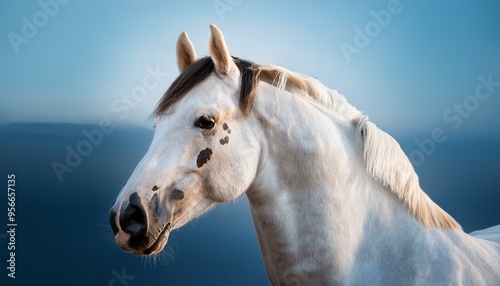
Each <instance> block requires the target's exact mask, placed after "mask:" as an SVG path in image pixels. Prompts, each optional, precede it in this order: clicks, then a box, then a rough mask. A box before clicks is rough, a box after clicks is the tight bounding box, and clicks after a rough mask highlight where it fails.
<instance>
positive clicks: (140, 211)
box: [109, 192, 172, 255]
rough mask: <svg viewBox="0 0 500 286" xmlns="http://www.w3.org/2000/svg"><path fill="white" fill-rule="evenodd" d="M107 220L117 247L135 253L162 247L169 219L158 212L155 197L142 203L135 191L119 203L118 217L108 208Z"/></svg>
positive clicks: (143, 252) (168, 228) (158, 250)
mask: <svg viewBox="0 0 500 286" xmlns="http://www.w3.org/2000/svg"><path fill="white" fill-rule="evenodd" d="M168 217H169V218H170V217H171V216H168ZM109 223H110V225H111V228H112V229H113V234H114V235H115V239H116V242H117V244H118V245H119V246H120V248H122V249H123V250H126V251H131V252H133V253H134V254H136V255H150V254H155V253H158V252H160V251H161V250H163V247H165V245H166V244H167V241H168V235H169V233H170V230H171V225H172V224H171V222H170V219H169V220H168V221H167V220H165V215H159V212H158V199H157V197H156V196H154V197H153V199H152V200H151V202H149V203H148V204H144V202H142V201H141V198H140V197H139V195H138V194H137V193H136V192H135V193H132V194H131V195H130V196H129V199H128V204H127V205H126V206H124V205H122V206H121V210H120V211H119V216H118V214H117V212H116V211H115V210H114V208H112V209H111V210H110V211H109Z"/></svg>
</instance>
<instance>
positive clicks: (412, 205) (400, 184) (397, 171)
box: [257, 65, 460, 228]
mask: <svg viewBox="0 0 500 286" xmlns="http://www.w3.org/2000/svg"><path fill="white" fill-rule="evenodd" d="M257 66H258V70H259V77H260V80H262V81H264V82H267V83H269V84H272V85H274V86H276V87H277V88H279V89H281V90H287V91H290V92H291V93H294V94H297V95H301V96H308V97H310V98H312V99H314V100H315V101H317V102H318V103H320V104H322V105H323V106H325V107H327V108H329V109H331V110H332V111H334V112H335V113H336V114H338V115H340V116H343V117H345V118H349V119H350V120H351V121H352V123H353V124H355V125H356V127H357V128H356V141H357V142H358V144H360V145H361V146H362V149H363V157H364V160H365V163H366V169H367V171H368V173H369V174H371V175H372V176H373V178H374V179H375V180H376V181H378V182H379V183H380V184H382V185H383V186H384V187H386V188H387V189H389V190H390V191H392V192H393V193H395V194H396V195H397V196H398V198H399V199H400V200H401V202H402V203H403V204H404V206H405V207H406V209H407V210H408V212H409V213H410V214H411V215H413V216H414V217H415V218H416V219H417V220H418V221H419V222H421V223H422V224H424V225H425V226H428V227H441V228H460V225H459V224H458V223H457V222H456V221H455V220H454V219H453V218H452V217H451V216H450V215H449V214H448V213H446V212H445V211H444V210H443V209H441V208H440V207H439V206H438V205H436V203H434V202H433V201H432V200H431V199H430V198H429V197H428V196H427V194H425V193H424V191H423V190H422V189H421V188H420V185H419V181H418V176H417V174H416V173H415V170H414V169H413V166H412V165H411V163H410V161H409V160H408V157H407V156H406V155H405V153H404V152H403V150H402V149H401V147H400V146H399V144H398V143H397V142H396V140H394V138H393V137H392V136H390V135H389V134H387V133H386V132H384V131H382V130H380V129H379V128H378V127H377V126H376V125H375V124H373V123H372V122H370V121H368V117H367V116H365V115H363V114H362V113H361V112H360V111H359V110H357V109H356V108H354V107H353V106H352V105H350V104H349V103H348V102H347V100H346V98H345V97H344V96H343V95H342V94H340V93H338V92H337V91H336V90H331V89H329V88H327V87H326V86H324V85H323V84H322V83H321V82H320V81H318V80H316V79H314V78H312V77H309V76H306V75H302V74H298V73H295V72H291V71H289V70H287V69H284V68H281V67H277V66H271V65H257Z"/></svg>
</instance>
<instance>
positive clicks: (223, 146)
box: [109, 25, 500, 285]
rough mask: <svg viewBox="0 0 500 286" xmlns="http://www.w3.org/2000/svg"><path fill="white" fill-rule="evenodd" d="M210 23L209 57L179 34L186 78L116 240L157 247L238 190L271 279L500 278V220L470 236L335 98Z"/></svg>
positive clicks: (169, 95)
mask: <svg viewBox="0 0 500 286" xmlns="http://www.w3.org/2000/svg"><path fill="white" fill-rule="evenodd" d="M210 30H211V35H210V42H209V51H210V52H209V53H210V55H209V56H206V57H202V58H199V57H198V56H197V55H196V52H195V49H194V47H193V45H192V43H191V41H190V39H189V37H188V35H187V34H186V33H185V32H183V33H182V34H181V35H180V36H179V38H178V41H177V51H176V53H177V64H178V68H179V70H180V75H179V76H178V77H177V78H176V79H175V80H174V81H173V83H172V85H171V86H170V87H169V88H168V90H167V91H166V93H165V94H164V95H163V97H162V98H161V100H160V101H159V103H158V105H157V106H156V109H155V110H154V113H153V117H154V122H155V133H154V137H153V139H152V142H151V146H150V147H149V149H148V151H147V152H146V154H145V155H144V157H143V158H142V160H141V161H140V162H139V163H138V165H137V167H136V168H135V170H134V171H133V173H132V175H131V176H130V178H129V180H128V181H127V183H126V185H125V186H124V187H123V189H122V190H121V192H120V193H119V195H118V197H117V200H116V203H115V205H114V206H113V207H112V209H111V210H110V214H109V222H110V224H111V227H112V229H113V232H114V235H115V240H116V242H117V244H118V245H119V247H121V248H122V249H123V250H126V251H130V252H132V253H134V254H136V255H152V254H155V253H158V252H160V251H162V249H163V248H164V246H165V245H166V243H167V240H168V237H169V234H170V232H171V231H173V230H175V229H178V228H180V227H181V226H183V225H184V224H186V223H187V222H188V221H190V220H192V219H194V218H196V217H198V216H200V215H201V214H203V213H205V212H206V211H207V210H209V209H211V208H212V207H214V206H215V205H217V204H218V203H224V202H229V201H231V200H234V199H235V198H237V197H239V196H240V195H242V194H243V193H245V194H246V196H247V198H248V200H249V203H250V209H251V214H252V220H253V223H254V226H255V230H256V232H257V237H258V241H259V245H260V249H261V254H262V258H263V261H264V265H265V268H266V271H267V274H268V277H269V279H270V282H271V283H272V285H438V284H439V285H500V225H497V226H494V227H491V228H489V229H486V230H482V231H477V232H474V233H472V234H466V233H465V232H464V231H463V230H462V229H461V227H460V225H459V224H458V223H457V221H455V220H454V219H453V218H452V217H451V216H450V215H449V214H448V213H446V212H445V211H444V210H443V209H441V208H440V207H439V206H438V205H437V204H436V203H434V202H433V201H432V200H431V199H430V198H429V196H427V195H426V194H425V193H424V191H423V190H422V189H421V187H420V185H419V180H418V176H417V174H416V172H415V170H414V168H413V167H412V164H411V162H410V161H409V159H408V157H407V156H406V155H405V153H404V152H403V150H402V149H401V147H400V146H399V144H398V143H397V142H396V140H395V139H394V138H393V137H391V136H390V135H389V134H387V133H385V132H384V131H382V130H381V129H380V128H378V127H377V126H376V125H375V124H374V123H372V122H371V121H370V120H369V119H368V117H367V116H366V115H364V114H363V113H362V112H360V111H358V110H357V109H356V108H355V107H353V106H352V105H351V104H349V103H348V102H347V100H346V98H345V97H344V96H343V95H342V94H340V93H339V92H337V91H335V90H332V89H329V88H327V87H326V86H324V85H323V84H321V83H320V82H319V81H318V80H316V79H314V78H312V77H309V76H307V75H303V74H299V73H296V72H292V71H289V70H287V69H285V68H282V67H278V66H273V65H267V64H256V63H253V62H251V61H247V60H244V59H240V58H237V57H232V56H231V55H230V53H229V51H228V48H227V46H226V42H225V40H224V37H223V34H222V32H221V31H220V30H219V29H218V28H217V27H216V26H214V25H211V26H210Z"/></svg>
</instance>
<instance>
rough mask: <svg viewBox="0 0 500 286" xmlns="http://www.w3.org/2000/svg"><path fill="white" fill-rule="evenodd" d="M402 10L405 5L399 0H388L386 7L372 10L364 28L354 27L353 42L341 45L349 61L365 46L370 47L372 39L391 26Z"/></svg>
mask: <svg viewBox="0 0 500 286" xmlns="http://www.w3.org/2000/svg"><path fill="white" fill-rule="evenodd" d="M402 11H403V6H401V3H400V2H399V0H390V1H389V2H387V6H386V9H382V10H380V11H378V12H376V11H374V10H372V11H370V15H371V16H372V20H370V21H368V22H367V23H366V24H365V25H364V27H363V29H361V28H359V27H354V33H355V34H354V38H353V42H352V44H349V43H346V42H342V43H340V45H339V48H340V50H341V51H342V54H343V55H344V58H345V60H346V61H347V63H350V62H351V57H352V56H353V55H354V54H360V53H361V51H362V50H363V49H364V48H366V47H368V46H369V45H370V43H371V40H372V39H373V38H375V37H377V36H378V35H379V34H380V33H381V32H382V28H386V27H387V26H389V24H390V23H391V20H392V17H393V16H394V15H397V14H399V13H401V12H402Z"/></svg>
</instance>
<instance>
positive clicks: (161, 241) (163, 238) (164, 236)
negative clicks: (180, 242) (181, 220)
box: [138, 223, 171, 255]
mask: <svg viewBox="0 0 500 286" xmlns="http://www.w3.org/2000/svg"><path fill="white" fill-rule="evenodd" d="M170 230H171V224H170V223H167V224H166V225H165V227H164V228H163V230H162V231H161V233H160V235H158V238H157V239H156V241H155V242H154V243H153V245H151V246H150V247H149V248H148V249H146V250H144V251H143V252H142V253H138V254H139V255H151V254H156V253H158V252H160V251H162V250H163V248H164V247H165V245H166V244H167V241H168V235H169V233H170Z"/></svg>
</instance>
